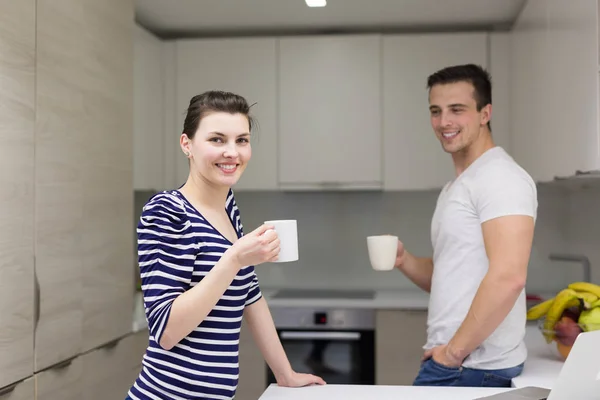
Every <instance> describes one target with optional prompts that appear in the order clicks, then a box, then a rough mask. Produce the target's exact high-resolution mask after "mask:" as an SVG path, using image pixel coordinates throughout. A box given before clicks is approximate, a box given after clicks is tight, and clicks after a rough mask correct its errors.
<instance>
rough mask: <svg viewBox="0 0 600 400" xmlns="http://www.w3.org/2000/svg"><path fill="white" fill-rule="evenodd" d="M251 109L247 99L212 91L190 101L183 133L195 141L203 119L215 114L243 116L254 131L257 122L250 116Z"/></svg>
mask: <svg viewBox="0 0 600 400" xmlns="http://www.w3.org/2000/svg"><path fill="white" fill-rule="evenodd" d="M250 107H251V106H249V105H248V102H247V101H246V99H245V98H243V97H242V96H240V95H238V94H235V93H231V92H225V91H221V90H210V91H207V92H204V93H202V94H199V95H196V96H194V97H192V99H191V100H190V104H189V106H188V109H187V114H186V116H185V121H184V122H183V133H185V134H186V135H187V136H188V137H189V138H190V139H193V138H194V135H195V134H196V131H197V130H198V126H199V125H200V121H201V120H202V118H204V117H205V116H207V115H208V114H211V113H213V112H225V113H229V114H243V115H245V116H246V118H248V125H249V127H250V131H252V130H253V129H254V127H255V125H256V121H255V120H254V118H253V117H252V116H251V115H250Z"/></svg>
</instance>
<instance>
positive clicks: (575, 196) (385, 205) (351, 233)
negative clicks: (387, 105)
mask: <svg viewBox="0 0 600 400" xmlns="http://www.w3.org/2000/svg"><path fill="white" fill-rule="evenodd" d="M538 191H539V210H538V222H537V227H536V234H535V240H534V241H535V243H534V248H533V251H532V255H531V263H530V267H529V278H528V284H527V287H528V290H529V291H531V292H537V291H548V290H549V291H554V290H557V289H560V288H561V287H562V286H564V285H565V283H567V282H570V281H573V280H578V279H581V276H582V273H581V269H580V268H579V267H578V266H577V265H576V264H575V265H573V264H568V263H558V262H551V261H549V260H548V254H549V253H550V252H569V251H571V250H573V251H577V252H582V253H584V254H586V255H588V256H589V257H590V259H591V261H592V265H593V266H594V267H595V268H594V271H593V277H594V276H595V277H596V279H598V278H600V252H599V251H598V250H596V251H593V248H594V246H595V245H594V242H593V241H594V239H593V238H594V237H596V238H597V237H600V228H598V226H599V225H600V224H598V222H600V221H594V220H592V219H591V218H590V216H593V215H597V213H596V212H595V204H597V203H598V200H599V199H600V192H598V191H597V190H595V191H582V192H574V193H570V192H564V191H562V190H560V189H556V188H547V187H540V188H539V189H538ZM236 198H237V202H238V205H239V207H240V210H241V213H242V221H243V222H244V226H245V230H246V232H248V231H250V230H251V229H254V228H255V227H257V226H258V225H259V224H261V223H262V221H264V220H266V219H276V218H282V219H283V218H293V219H297V220H298V235H299V237H298V240H299V246H300V249H299V252H300V260H299V261H298V262H295V263H290V264H265V265H262V266H260V267H258V268H257V273H258V276H259V280H260V282H261V284H262V285H263V286H264V287H302V288H304V287H322V288H350V287H351V288H375V289H379V288H386V289H396V288H411V289H412V288H415V286H414V285H413V284H412V283H411V282H410V281H409V280H408V279H406V278H405V277H404V276H403V275H402V274H401V273H398V272H397V271H392V272H374V271H372V270H371V268H370V266H369V261H368V255H367V249H366V242H365V237H366V236H368V235H372V234H382V233H389V234H394V235H397V236H399V238H400V239H401V240H402V241H403V242H404V243H405V245H406V246H407V248H408V249H409V250H410V251H411V252H414V253H415V254H417V255H427V254H431V242H430V238H429V224H430V220H431V215H432V213H433V209H434V207H435V201H436V198H437V192H433V191H431V192H429V191H427V192H393V193H360V192H354V193H336V192H329V193H308V192H307V193H275V192H271V193H259V192H254V193H249V192H239V193H237V195H236ZM597 219H598V218H596V219H595V220H597ZM594 232H595V235H594Z"/></svg>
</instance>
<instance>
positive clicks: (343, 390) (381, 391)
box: [258, 385, 511, 400]
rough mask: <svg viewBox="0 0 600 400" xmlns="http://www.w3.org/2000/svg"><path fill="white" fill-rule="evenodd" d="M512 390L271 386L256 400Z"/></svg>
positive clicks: (460, 399) (463, 397) (427, 398)
mask: <svg viewBox="0 0 600 400" xmlns="http://www.w3.org/2000/svg"><path fill="white" fill-rule="evenodd" d="M509 390H511V389H502V388H462V387H422V386H421V387H419V386H384V385H378V386H366V385H324V386H309V387H303V388H282V387H279V386H277V385H271V386H269V387H268V388H267V390H266V391H265V392H264V393H263V395H262V396H261V397H259V399H258V400H306V399H311V400H330V399H332V398H336V399H344V400H365V399H374V400H399V399H410V400H473V399H476V398H478V397H484V396H491V395H493V394H496V393H502V392H506V391H509Z"/></svg>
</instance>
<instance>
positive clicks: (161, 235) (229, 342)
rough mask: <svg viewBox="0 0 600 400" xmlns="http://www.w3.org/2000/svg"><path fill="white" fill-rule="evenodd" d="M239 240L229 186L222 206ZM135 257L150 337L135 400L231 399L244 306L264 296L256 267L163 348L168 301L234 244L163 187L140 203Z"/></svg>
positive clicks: (134, 390)
mask: <svg viewBox="0 0 600 400" xmlns="http://www.w3.org/2000/svg"><path fill="white" fill-rule="evenodd" d="M225 209H226V210H227V214H228V215H229V217H230V219H231V223H232V224H233V226H234V228H235V230H236V232H237V236H238V238H240V237H241V236H242V235H243V230H242V223H241V221H240V213H239V210H238V207H237V205H236V203H235V199H234V196H233V192H232V191H231V190H230V191H229V194H228V195H227V201H226V205H225ZM137 234H138V257H139V266H140V272H141V278H142V291H143V295H144V306H145V310H146V319H147V320H148V328H149V333H150V340H149V344H148V348H147V350H146V354H145V355H144V358H143V361H142V371H141V372H140V375H139V377H138V378H137V380H136V381H135V383H134V384H133V386H132V387H131V389H130V391H129V396H130V397H131V398H132V399H134V400H146V399H157V400H172V399H173V400H175V399H176V400H180V399H181V400H189V399H232V398H233V397H234V395H235V391H236V388H237V384H238V375H239V364H238V349H239V336H240V327H241V323H242V315H243V312H244V307H246V306H248V305H250V304H252V303H254V302H256V301H257V300H259V299H260V298H261V292H260V288H259V286H258V279H257V277H256V274H255V272H254V266H247V267H244V268H242V269H241V270H240V271H239V272H238V274H237V275H236V277H235V279H234V280H233V281H232V283H231V284H230V285H229V287H228V288H227V290H226V291H225V293H224V294H223V296H222V297H221V298H220V299H219V301H218V302H217V304H216V306H215V307H214V308H213V310H212V311H211V312H210V313H209V314H208V316H207V317H206V318H205V319H204V321H202V323H201V324H200V325H199V326H198V327H197V328H196V329H194V331H192V332H191V333H190V334H189V335H188V336H187V337H185V338H184V339H183V340H181V341H180V342H179V343H178V344H177V345H176V346H174V347H173V348H172V349H170V350H165V349H163V348H161V347H160V345H159V344H158V343H160V339H161V337H162V334H163V332H164V329H165V326H166V324H167V320H168V318H169V314H170V311H171V306H172V304H173V301H174V300H175V299H176V298H177V296H179V295H180V294H182V293H184V292H185V291H186V290H189V289H190V288H192V287H193V286H194V285H196V284H197V283H198V282H200V281H201V280H202V278H203V277H204V276H205V275H206V274H207V273H209V272H210V270H211V269H212V267H213V266H214V265H215V264H216V263H217V261H219V259H220V258H221V256H222V255H223V253H224V252H225V250H227V248H229V247H230V246H231V245H232V243H231V242H230V241H229V240H228V239H226V238H225V237H224V236H223V235H221V234H220V233H219V232H218V231H217V230H216V229H215V228H214V227H213V226H212V225H211V224H210V223H209V222H208V221H207V220H205V219H204V218H203V217H202V215H201V214H200V213H199V212H198V211H197V210H196V209H195V208H194V207H193V206H192V205H191V203H189V202H188V201H187V199H186V198H185V197H184V196H183V195H182V194H181V193H180V192H179V191H168V192H161V193H159V194H156V195H155V196H153V197H152V198H151V199H150V200H149V201H148V203H147V204H146V205H145V206H144V209H143V212H142V215H141V218H140V222H139V224H138V229H137Z"/></svg>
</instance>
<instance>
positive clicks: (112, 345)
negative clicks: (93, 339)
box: [100, 338, 121, 350]
mask: <svg viewBox="0 0 600 400" xmlns="http://www.w3.org/2000/svg"><path fill="white" fill-rule="evenodd" d="M120 341H121V338H117V339H115V340H112V341H110V342H108V343H106V344H105V345H103V346H100V348H101V349H102V350H110V349H112V348H115V347H117V344H119V342H120Z"/></svg>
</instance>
